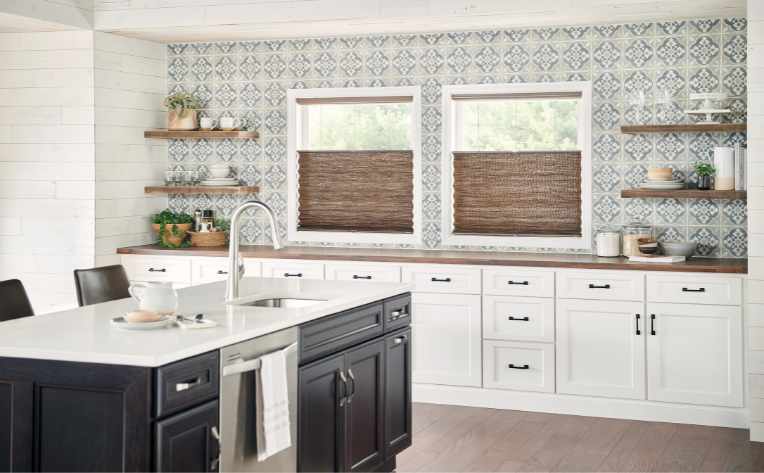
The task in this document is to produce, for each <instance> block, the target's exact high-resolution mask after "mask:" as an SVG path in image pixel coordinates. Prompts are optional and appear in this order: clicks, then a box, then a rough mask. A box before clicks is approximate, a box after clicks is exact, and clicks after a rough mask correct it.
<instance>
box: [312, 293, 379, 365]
mask: <svg viewBox="0 0 764 473" xmlns="http://www.w3.org/2000/svg"><path fill="white" fill-rule="evenodd" d="M382 313H383V309H382V304H381V303H375V304H370V305H367V306H364V307H361V308H356V309H351V310H348V311H345V312H340V313H339V314H336V315H332V316H329V317H324V318H322V319H319V320H316V321H315V322H310V323H307V324H305V325H303V326H302V327H301V328H300V362H301V363H305V362H308V361H312V360H315V359H317V358H320V357H322V356H326V355H329V354H331V353H335V352H337V351H339V350H342V349H343V348H347V347H349V346H351V345H355V344H357V343H360V342H363V341H365V340H369V339H371V338H374V337H378V336H380V335H382V334H383V333H384V321H383V317H382Z"/></svg>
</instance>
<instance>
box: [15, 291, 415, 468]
mask: <svg viewBox="0 0 764 473" xmlns="http://www.w3.org/2000/svg"><path fill="white" fill-rule="evenodd" d="M224 289H225V288H224V284H223V283H222V282H219V283H211V284H205V285H201V286H195V287H191V288H187V289H182V290H180V291H179V307H178V311H179V313H181V314H183V315H186V316H194V315H195V314H197V313H203V314H204V316H205V318H207V319H209V320H212V321H215V322H217V323H218V326H217V327H214V328H206V329H181V328H178V327H175V326H170V327H166V328H164V329H160V330H151V331H127V330H120V329H118V328H116V327H114V326H113V325H112V323H111V319H112V318H113V317H116V316H120V315H123V314H125V313H126V312H128V311H130V310H134V309H135V308H136V302H135V301H133V300H132V299H123V300H118V301H112V302H107V303H104V304H97V305H93V306H87V307H82V308H79V309H74V310H69V311H64V312H59V313H54V314H46V315H40V316H35V317H28V318H24V319H17V320H13V321H9V322H4V323H2V325H1V328H2V330H0V412H2V416H1V417H0V418H2V419H3V422H2V426H1V427H0V469H3V470H11V471H152V470H155V471H180V470H184V471H190V470H194V471H217V470H218V469H220V468H221V465H220V463H219V461H218V457H219V453H220V452H219V451H220V443H219V442H222V444H223V445H224V444H225V440H226V439H225V438H223V439H222V440H220V439H218V438H216V437H217V432H218V429H219V428H220V429H221V430H223V432H225V430H224V429H225V426H222V425H219V419H220V416H219V411H220V410H222V409H223V407H224V406H223V407H220V406H221V405H223V404H225V402H226V400H225V399H224V398H223V397H221V396H220V395H219V393H220V387H221V384H222V383H221V380H220V376H221V374H222V371H223V366H224V365H223V363H225V362H226V360H224V359H223V357H222V356H220V353H221V349H223V348H225V347H230V346H232V345H234V344H238V343H240V342H245V341H248V340H253V339H258V338H259V337H262V336H265V335H268V334H273V333H276V332H280V331H285V330H293V331H294V330H296V331H299V343H298V347H297V348H298V349H297V350H296V351H295V353H296V354H297V358H298V359H299V364H300V368H299V370H300V375H299V376H300V381H299V386H300V390H301V392H299V393H298V397H299V404H300V414H299V415H298V417H300V416H301V415H302V414H301V413H302V408H303V406H305V407H306V408H310V407H311V406H314V405H320V404H321V403H322V402H324V401H325V400H326V397H327V395H328V396H329V398H330V403H331V405H332V407H333V409H332V411H331V412H329V413H326V414H324V415H327V414H331V415H333V416H335V417H336V418H335V419H334V421H335V422H333V423H330V424H333V425H338V426H340V428H339V429H338V432H337V435H336V437H335V438H334V439H333V443H334V446H335V447H336V448H335V449H334V452H330V453H331V454H330V455H328V456H327V455H326V453H322V452H318V455H319V456H320V454H323V455H324V457H322V458H319V457H317V453H316V452H313V451H310V450H306V451H305V453H304V454H303V449H302V448H300V447H301V446H302V445H303V444H304V445H306V446H309V445H310V444H311V438H312V437H313V436H314V435H320V436H321V437H322V438H321V443H322V444H326V443H327V440H326V438H324V437H325V436H326V434H325V432H318V431H316V427H315V426H312V425H310V424H309V423H304V422H299V428H298V429H297V430H298V433H299V438H300V443H299V444H298V451H299V452H300V453H299V457H300V461H301V462H302V461H305V462H306V464H307V465H310V466H309V469H311V470H315V469H316V468H317V467H321V466H326V467H327V468H329V469H334V470H335V471H336V470H339V469H344V468H346V467H347V466H348V465H349V466H356V464H357V463H358V462H359V461H360V460H358V461H356V460H357V458H356V456H357V454H360V453H361V450H363V449H364V448H367V449H369V448H372V449H374V450H375V451H374V452H371V454H369V452H363V458H362V459H361V460H364V461H367V460H368V459H369V458H372V459H373V462H371V463H369V462H368V461H367V462H366V463H363V464H362V465H359V466H361V467H362V469H366V470H371V469H391V468H393V467H394V457H395V454H396V453H397V452H399V451H400V450H402V449H403V448H405V447H406V446H408V444H409V443H410V402H411V401H410V372H409V371H410V367H409V359H410V353H409V349H408V346H409V340H410V336H409V329H408V320H409V319H410V310H409V303H408V302H407V301H408V296H407V293H408V291H409V286H408V285H405V284H395V283H365V284H364V283H357V282H339V281H313V280H284V279H265V278H263V279H261V278H245V279H243V280H242V282H241V294H242V298H241V299H238V300H236V301H233V303H229V304H226V303H225V302H224V293H225V291H224ZM272 298H292V299H300V300H311V301H312V304H311V305H306V306H302V307H292V308H273V307H255V306H251V305H248V304H251V303H252V302H253V301H256V300H261V299H272ZM402 317H405V320H404V318H402ZM295 327H296V329H295ZM388 346H389V347H390V348H391V349H392V348H396V351H395V352H392V351H391V352H390V356H386V354H387V353H385V351H384V350H385V348H387V347H388ZM399 346H402V347H405V350H404V351H402V352H401V351H400V350H397V348H398V347H399ZM353 350H355V351H358V350H361V351H363V352H364V353H367V354H368V353H372V352H374V350H377V351H376V352H374V353H372V355H374V356H376V358H374V357H372V358H369V357H367V358H368V359H373V360H374V361H375V363H374V364H372V365H368V364H367V365H362V366H361V365H359V366H355V365H352V363H354V362H355V361H356V360H355V359H353ZM399 353H403V355H404V356H403V357H401V356H399ZM364 359H366V358H364ZM326 360H329V361H330V362H331V363H334V365H337V364H338V360H347V362H348V363H349V365H348V367H347V368H345V367H343V366H340V367H339V368H338V369H337V373H335V372H333V371H332V372H331V373H330V377H331V383H329V384H326V383H324V384H323V385H322V386H323V387H324V388H328V392H326V391H327V389H324V390H323V391H320V392H319V391H316V390H313V391H311V388H313V387H314V385H311V384H310V383H309V382H307V381H309V380H303V377H304V376H303V373H308V374H309V375H310V376H312V378H311V379H314V378H315V373H316V370H320V369H323V366H325V363H326ZM393 362H396V363H398V365H397V366H393V365H391V363H393ZM351 365H352V367H353V368H354V371H355V372H356V378H360V377H362V376H363V375H366V374H368V375H373V376H375V378H374V379H372V380H369V381H368V383H370V385H374V386H376V387H377V389H371V390H369V389H366V387H367V386H366V384H365V383H366V382H365V381H364V380H363V379H357V380H354V382H353V383H352V388H351V389H348V387H347V383H346V384H345V385H344V386H340V384H339V381H338V379H339V377H338V374H342V376H343V377H345V374H344V373H345V372H346V371H350V366H351ZM369 366H372V368H374V369H372V370H371V371H369V370H368V369H366V370H365V371H364V368H368V367H369ZM391 370H395V371H396V372H398V371H400V370H402V372H400V373H398V374H400V379H396V380H394V382H392V381H393V380H391V382H390V383H388V385H386V384H385V381H387V380H388V378H391V377H392V376H393V374H394V373H393V371H391ZM335 378H337V380H335ZM315 379H318V378H315ZM304 381H305V382H304ZM303 386H304V387H305V388H306V389H304V390H302V387H303ZM401 387H402V388H403V391H402V392H399V393H395V392H392V391H391V389H393V388H395V389H400V388H401ZM356 393H357V394H356ZM351 396H356V400H355V401H353V402H355V405H359V406H364V407H365V406H368V405H371V406H373V407H376V408H375V409H371V410H368V411H369V413H370V417H368V416H367V418H361V412H360V410H355V411H350V409H346V408H345V407H346V406H350V404H351V402H350V400H349V399H352V397H351ZM370 396H371V398H370ZM335 400H336V401H337V402H336V403H335V402H334V401H335ZM385 401H390V402H393V401H396V402H398V404H397V405H396V406H390V405H389V404H383V403H384V402H385ZM369 403H370V404H369ZM335 404H336V406H335ZM393 408H395V409H396V411H395V412H393V411H392V410H391V409H393ZM399 409H404V410H405V412H398V410H399ZM346 411H347V412H346ZM311 416H313V417H314V415H313V413H310V416H306V417H311ZM353 416H355V418H354V417H353ZM396 417H398V418H401V419H403V420H402V422H401V421H396ZM386 419H387V422H388V423H387V425H386V424H385V420H386ZM324 423H325V422H324ZM357 425H366V426H367V427H369V428H372V429H373V431H374V432H380V433H382V436H380V438H379V439H376V438H375V439H373V440H374V442H372V443H370V444H369V445H353V444H352V439H351V438H350V437H349V436H348V435H346V434H347V431H348V430H351V429H354V428H357ZM401 425H402V426H403V429H404V430H407V431H406V432H404V433H403V434H401V433H400V432H398V433H397V434H396V435H395V438H392V437H390V438H389V439H388V438H387V437H384V434H385V433H386V432H388V431H391V427H396V428H398V429H400V428H401V427H400V426H401ZM383 437H384V438H383ZM404 437H405V439H404V440H403V441H401V439H402V438H404ZM362 440H363V439H362ZM388 440H389V442H388ZM349 443H350V444H349ZM304 455H305V458H303V456H304ZM311 455H312V456H311ZM321 462H324V463H321ZM222 468H223V469H226V468H225V464H223V465H222Z"/></svg>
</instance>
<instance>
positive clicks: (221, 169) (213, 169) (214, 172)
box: [210, 164, 231, 179]
mask: <svg viewBox="0 0 764 473" xmlns="http://www.w3.org/2000/svg"><path fill="white" fill-rule="evenodd" d="M230 173H231V166H229V165H227V164H213V165H212V166H210V177H212V178H215V179H222V178H224V177H228V175H229V174H230Z"/></svg>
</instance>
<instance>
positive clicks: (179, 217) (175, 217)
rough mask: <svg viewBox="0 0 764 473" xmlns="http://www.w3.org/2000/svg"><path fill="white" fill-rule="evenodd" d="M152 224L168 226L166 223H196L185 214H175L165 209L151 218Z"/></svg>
mask: <svg viewBox="0 0 764 473" xmlns="http://www.w3.org/2000/svg"><path fill="white" fill-rule="evenodd" d="M151 223H154V224H160V225H161V224H166V223H194V217H192V216H191V215H189V214H187V213H183V212H178V213H176V212H173V211H172V210H170V209H165V210H162V211H161V212H159V213H158V214H154V215H152V216H151Z"/></svg>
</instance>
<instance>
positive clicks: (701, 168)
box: [695, 163, 716, 176]
mask: <svg viewBox="0 0 764 473" xmlns="http://www.w3.org/2000/svg"><path fill="white" fill-rule="evenodd" d="M695 174H697V175H698V176H713V175H714V174H716V168H715V167H714V166H713V165H711V164H708V163H695Z"/></svg>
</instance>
